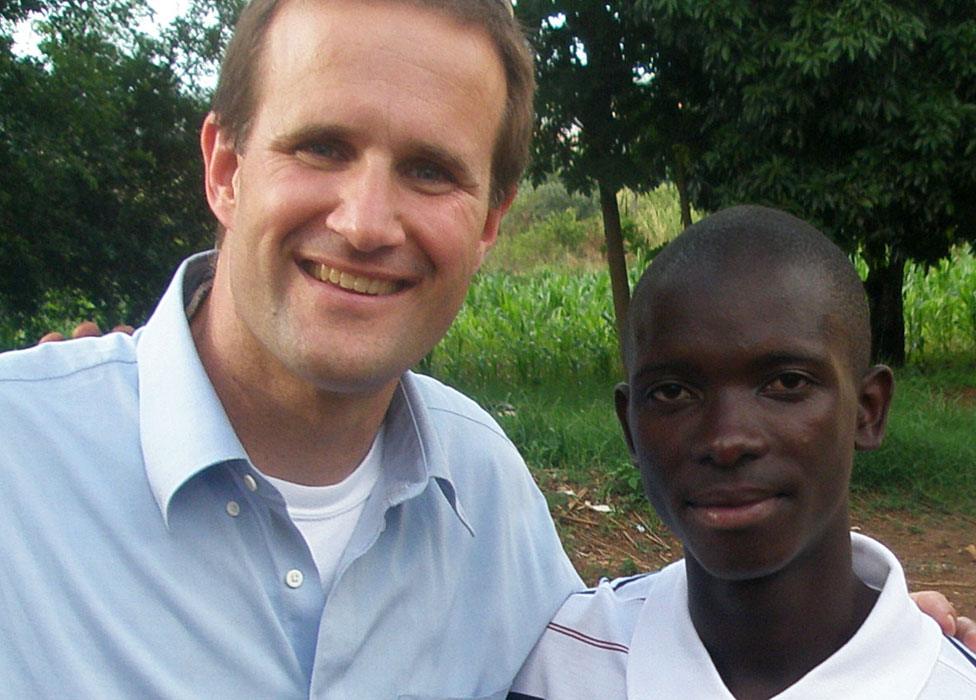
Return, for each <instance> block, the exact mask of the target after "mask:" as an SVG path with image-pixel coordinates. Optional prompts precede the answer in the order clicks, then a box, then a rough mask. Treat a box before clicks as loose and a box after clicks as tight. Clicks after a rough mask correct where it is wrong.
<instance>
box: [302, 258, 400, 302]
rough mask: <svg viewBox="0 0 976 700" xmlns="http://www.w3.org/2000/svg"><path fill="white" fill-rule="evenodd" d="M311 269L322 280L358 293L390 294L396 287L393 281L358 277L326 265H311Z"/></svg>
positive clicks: (372, 294)
mask: <svg viewBox="0 0 976 700" xmlns="http://www.w3.org/2000/svg"><path fill="white" fill-rule="evenodd" d="M312 271H313V273H314V274H315V276H316V277H317V278H318V279H320V280H321V281H323V282H330V283H332V284H335V285H338V286H340V287H342V288H343V289H351V290H352V291H354V292H359V293H360V294H369V295H371V296H377V295H380V294H392V293H393V292H395V291H396V288H397V286H396V283H395V282H391V281H389V280H380V279H371V278H369V277H360V276H359V275H354V274H352V273H349V272H341V271H339V270H337V269H335V268H334V267H329V266H328V265H313V266H312Z"/></svg>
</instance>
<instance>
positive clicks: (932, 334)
mask: <svg viewBox="0 0 976 700" xmlns="http://www.w3.org/2000/svg"><path fill="white" fill-rule="evenodd" d="M904 295H905V324H906V333H905V335H906V340H907V351H908V357H909V359H910V360H913V361H916V362H918V363H926V364H932V363H933V362H937V361H940V360H942V359H944V358H952V357H959V356H965V355H966V354H969V355H970V356H971V355H972V354H973V348H974V345H976V255H974V254H973V251H972V248H971V247H970V246H968V245H962V246H959V247H957V248H955V249H954V250H953V251H952V253H951V255H950V256H949V257H948V258H944V259H942V260H940V261H939V262H938V263H936V264H935V265H932V266H926V265H917V264H916V265H909V266H908V268H907V269H906V271H905V292H904Z"/></svg>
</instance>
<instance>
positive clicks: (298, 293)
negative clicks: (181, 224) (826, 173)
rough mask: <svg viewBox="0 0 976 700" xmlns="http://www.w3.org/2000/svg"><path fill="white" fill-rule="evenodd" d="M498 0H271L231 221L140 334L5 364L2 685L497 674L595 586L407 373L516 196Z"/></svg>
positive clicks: (523, 479)
mask: <svg viewBox="0 0 976 700" xmlns="http://www.w3.org/2000/svg"><path fill="white" fill-rule="evenodd" d="M531 99H532V67H531V58H530V56H529V53H528V50H527V48H526V45H525V43H524V40H523V39H522V36H521V34H520V33H519V31H518V27H517V25H516V23H515V22H514V20H513V18H512V17H511V10H510V7H508V6H507V5H506V4H505V3H503V2H502V1H501V0H463V1H460V2H457V1H451V2H448V1H447V0H439V1H438V0H427V1H420V0H416V1H408V0H402V1H394V0H377V1H374V2H363V1H362V0H330V1H329V2H310V1H306V0H285V1H283V2H276V1H275V0H256V2H255V3H253V4H252V5H251V6H250V7H249V8H248V9H247V10H246V11H245V12H244V14H243V15H242V18H241V20H240V23H239V25H238V29H237V32H236V34H235V38H234V40H233V42H232V44H231V46H230V47H229V49H228V53H227V57H226V59H225V64H224V66H223V69H222V76H221V80H220V85H219V87H218V89H217V93H216V95H215V98H214V111H213V113H212V114H211V115H210V116H209V117H208V118H207V120H206V122H205V124H204V127H203V131H202V137H201V143H202V148H203V155H204V161H205V167H206V192H207V198H208V201H209V202H210V205H211V208H212V209H213V211H214V213H215V215H216V217H217V219H218V220H219V222H220V225H221V229H222V233H221V240H220V242H219V245H218V252H217V253H216V255H215V256H210V257H206V256H205V257H195V258H191V259H190V260H188V261H187V262H185V263H184V264H183V266H181V268H180V270H179V271H178V273H177V275H176V277H175V279H174V281H173V283H172V285H171V287H170V289H169V290H168V291H167V293H166V295H165V296H164V297H163V299H162V301H161V302H160V305H159V307H158V309H157V311H156V312H155V314H154V315H153V317H152V319H151V320H150V321H149V323H148V324H147V326H146V327H145V328H142V329H140V330H139V331H137V332H136V333H135V335H134V336H133V337H131V338H130V337H128V336H124V335H122V334H117V333H115V334H111V335H109V336H106V337H104V338H100V339H88V340H84V341H79V342H77V343H65V344H46V345H42V346H40V347H38V348H35V349H32V350H28V351H24V352H19V353H9V354H7V355H5V356H4V357H2V358H0V415H3V417H4V420H3V422H2V423H3V425H2V426H0V435H2V436H3V444H4V450H3V455H2V457H0V470H2V473H3V478H2V481H3V484H4V487H3V495H2V497H0V498H2V499H3V507H2V508H0V532H2V533H3V534H2V537H0V561H2V566H0V590H2V592H0V638H2V639H3V640H4V641H3V645H2V651H0V679H2V681H3V686H2V687H3V690H2V692H3V693H4V694H8V695H9V696H11V697H55V696H60V697H179V698H186V697H217V698H220V697H261V698H290V697H307V696H315V697H333V698H389V697H398V696H399V697H458V698H461V697H493V696H496V695H498V694H502V695H503V694H504V692H505V690H506V689H507V687H508V685H509V683H510V682H511V679H512V677H513V676H514V675H515V672H516V671H517V669H518V667H519V665H520V664H521V662H522V661H523V660H524V658H525V656H526V655H527V654H528V652H529V650H530V649H531V646H532V644H533V643H534V641H535V639H536V638H537V637H538V635H539V633H540V631H541V630H542V628H543V627H544V625H545V623H546V622H547V621H548V619H549V618H550V617H551V615H552V613H553V612H554V611H555V609H556V608H557V607H558V605H559V604H560V603H561V602H562V600H563V599H564V598H565V597H566V595H567V594H568V593H569V592H570V591H571V590H572V589H574V588H576V587H577V586H578V585H579V579H578V577H577V576H576V574H575V572H574V571H573V569H572V567H571V565H570V564H569V562H568V559H567V558H566V556H565V554H563V552H562V550H561V548H560V545H559V542H558V540H557V537H556V534H555V531H554V528H553V526H552V522H551V520H550V519H549V516H548V512H547V509H546V504H545V500H544V499H543V498H542V496H541V494H540V493H539V492H538V490H537V489H536V487H535V485H534V484H533V482H532V480H531V478H530V476H529V475H528V472H527V470H526V469H525V467H524V464H523V463H522V461H521V459H520V458H519V456H518V454H517V452H516V451H515V449H514V447H513V446H512V445H511V443H510V442H509V441H508V440H507V438H506V437H505V436H504V434H503V433H502V432H501V430H500V429H499V428H498V426H497V425H496V424H495V423H494V422H493V421H492V420H491V418H490V417H489V416H488V415H487V414H485V413H484V412H482V411H481V410H480V409H478V408H477V407H476V406H474V405H473V404H472V403H471V402H470V401H468V400H467V399H465V398H464V397H462V396H460V395H459V394H457V393H455V392H453V391H451V390H449V389H447V388H445V387H444V386H442V385H440V384H439V383H437V382H434V381H432V380H429V379H426V378H421V377H417V376H415V375H412V374H411V373H409V372H408V369H409V367H410V366H411V365H413V364H414V363H416V362H417V361H418V360H419V359H420V358H421V357H423V356H424V354H426V353H427V352H428V351H429V350H430V349H431V347H432V346H433V345H434V344H435V343H436V342H437V341H438V340H439V339H440V337H441V336H442V335H443V333H444V331H445V330H446V329H447V327H448V326H449V324H450V323H451V321H452V319H453V318H454V316H455V314H456V312H457V310H458V308H459V306H460V304H461V302H462V300H463V298H464V295H465V292H466V290H467V287H468V284H469V282H470V279H471V276H472V275H473V274H474V273H475V271H476V270H477V268H478V266H479V265H480V263H481V261H482V259H483V256H484V254H485V252H486V251H487V250H488V249H489V248H490V247H491V245H492V244H493V243H494V240H495V237H496V235H497V232H498V224H499V220H500V219H501V217H502V215H503V214H504V212H505V210H506V209H507V207H508V205H509V204H510V202H511V199H512V197H513V196H514V192H515V186H516V183H517V180H518V177H519V175H520V173H521V171H522V168H523V165H524V160H525V154H526V152H527V144H528V138H529V134H530V132H531Z"/></svg>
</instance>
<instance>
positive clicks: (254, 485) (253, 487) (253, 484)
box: [244, 474, 258, 491]
mask: <svg viewBox="0 0 976 700" xmlns="http://www.w3.org/2000/svg"><path fill="white" fill-rule="evenodd" d="M244 486H246V487H247V490H248V491H257V490H258V482H257V481H256V480H255V478H254V477H253V476H251V475H250V474H245V475H244Z"/></svg>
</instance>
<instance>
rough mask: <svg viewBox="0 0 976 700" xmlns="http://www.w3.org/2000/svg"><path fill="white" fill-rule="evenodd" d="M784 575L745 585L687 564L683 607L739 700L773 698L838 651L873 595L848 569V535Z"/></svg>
mask: <svg viewBox="0 0 976 700" xmlns="http://www.w3.org/2000/svg"><path fill="white" fill-rule="evenodd" d="M842 534H843V536H844V537H845V538H846V540H845V543H844V544H843V545H841V543H840V542H835V543H834V544H833V546H831V547H826V548H825V549H828V550H829V551H830V555H829V557H827V558H825V557H824V556H823V553H822V552H821V553H818V554H817V555H815V556H809V555H808V556H806V557H805V560H804V561H799V562H794V563H792V564H791V565H789V566H788V567H787V569H785V570H784V571H780V572H777V573H775V574H772V575H770V576H767V577H763V578H760V579H753V580H748V581H728V580H721V579H717V578H715V577H713V576H711V575H710V574H708V573H707V572H706V571H705V570H704V569H703V568H702V567H701V565H700V564H698V563H697V562H696V561H695V560H694V559H693V558H692V557H688V558H687V559H686V567H687V572H688V605H689V610H690V613H691V618H692V622H693V623H694V626H695V631H696V632H697V633H698V636H699V638H700V639H701V640H702V643H703V644H704V645H705V648H706V649H707V650H708V653H709V655H710V656H711V658H712V662H713V663H714V664H715V668H716V670H717V671H718V672H719V675H720V676H721V677H722V680H723V681H724V682H725V685H726V687H727V688H728V689H729V691H730V692H731V693H732V694H733V695H734V696H735V697H736V698H738V699H739V700H745V699H748V700H753V699H756V698H770V697H772V696H774V695H776V694H778V693H780V692H782V691H783V690H785V689H786V688H788V687H789V686H791V685H793V684H794V683H796V682H797V681H798V680H800V678H802V677H803V676H804V675H806V674H807V673H809V672H810V671H811V670H812V669H813V668H815V667H816V666H818V665H819V664H821V663H823V662H824V661H826V660H827V658H828V657H830V656H831V655H832V654H833V653H834V652H836V651H837V650H838V649H840V648H841V647H842V646H843V645H844V644H845V643H847V641H848V640H850V638H851V637H853V636H854V634H855V633H856V632H857V630H858V629H859V628H860V626H861V624H862V623H863V622H864V620H865V619H866V618H867V616H868V614H869V613H870V612H871V608H872V607H873V606H874V603H875V601H876V600H877V596H878V593H877V591H874V590H872V589H870V588H868V587H867V586H866V585H865V584H864V583H863V582H862V581H861V580H860V579H858V578H857V576H856V575H855V574H854V572H853V570H852V568H851V550H850V536H849V534H848V533H846V532H844V533H842Z"/></svg>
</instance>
